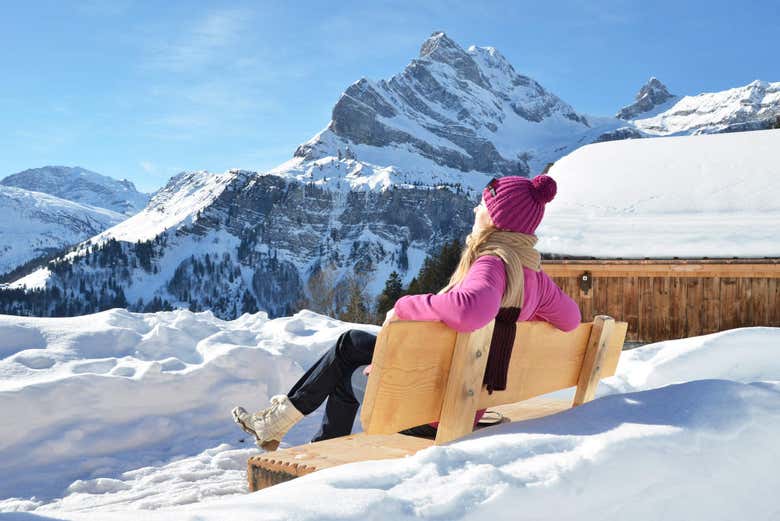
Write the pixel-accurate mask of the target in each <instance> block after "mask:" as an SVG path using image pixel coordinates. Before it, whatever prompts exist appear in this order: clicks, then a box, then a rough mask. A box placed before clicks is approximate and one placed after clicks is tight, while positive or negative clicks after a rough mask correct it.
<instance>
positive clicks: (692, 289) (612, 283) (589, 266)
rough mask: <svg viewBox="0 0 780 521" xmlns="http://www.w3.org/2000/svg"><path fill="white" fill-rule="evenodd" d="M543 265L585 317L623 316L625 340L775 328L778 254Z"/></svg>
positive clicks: (779, 314) (779, 295)
mask: <svg viewBox="0 0 780 521" xmlns="http://www.w3.org/2000/svg"><path fill="white" fill-rule="evenodd" d="M542 268H543V269H544V271H545V272H546V273H547V274H548V275H550V276H551V277H552V278H553V280H555V282H556V283H557V284H558V285H559V286H560V287H561V288H562V289H563V290H564V291H565V292H566V293H567V294H568V295H570V296H571V297H572V298H574V299H575V300H576V301H577V303H578V304H579V306H580V310H581V311H582V317H583V320H584V321H588V320H592V319H593V317H594V316H595V315H599V314H605V315H610V316H612V317H614V318H615V319H617V320H623V321H626V322H628V334H627V336H626V341H629V342H656V341H659V340H668V339H674V338H684V337H690V336H696V335H704V334H707V333H713V332H715V331H723V330H725V329H732V328H735V327H745V326H774V327H780V258H772V259H728V260H714V259H697V260H694V259H674V260H545V261H543V263H542Z"/></svg>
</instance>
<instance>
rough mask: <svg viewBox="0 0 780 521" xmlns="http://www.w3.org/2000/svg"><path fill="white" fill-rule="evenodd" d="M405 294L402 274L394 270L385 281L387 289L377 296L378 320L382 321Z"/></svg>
mask: <svg viewBox="0 0 780 521" xmlns="http://www.w3.org/2000/svg"><path fill="white" fill-rule="evenodd" d="M403 294H404V288H403V284H402V282H401V276H400V275H399V274H398V272H397V271H393V272H392V273H391V274H390V276H389V277H387V281H385V289H384V290H382V293H380V294H379V297H377V305H376V315H377V316H376V321H377V322H378V323H382V322H383V321H384V317H385V315H386V314H387V312H388V311H389V310H390V309H391V308H392V307H393V306H394V305H395V301H396V300H398V299H399V298H401V296H402V295H403Z"/></svg>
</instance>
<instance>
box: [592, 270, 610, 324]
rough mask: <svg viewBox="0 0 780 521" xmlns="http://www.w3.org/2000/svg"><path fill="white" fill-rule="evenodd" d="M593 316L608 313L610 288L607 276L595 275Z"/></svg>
mask: <svg viewBox="0 0 780 521" xmlns="http://www.w3.org/2000/svg"><path fill="white" fill-rule="evenodd" d="M591 291H593V311H592V313H593V316H598V315H606V314H607V302H608V298H609V289H608V285H607V279H606V277H604V278H602V277H593V289H592V290H591Z"/></svg>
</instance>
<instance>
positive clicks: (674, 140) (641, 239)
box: [537, 130, 780, 258]
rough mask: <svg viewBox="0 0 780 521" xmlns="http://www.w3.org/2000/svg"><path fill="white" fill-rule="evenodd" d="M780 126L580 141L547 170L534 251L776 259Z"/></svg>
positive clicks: (779, 240) (779, 215)
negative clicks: (550, 183)
mask: <svg viewBox="0 0 780 521" xmlns="http://www.w3.org/2000/svg"><path fill="white" fill-rule="evenodd" d="M778 150H780V131H777V130H763V131H756V132H742V133H733V134H717V135H702V136H683V137H670V138H663V139H661V138H658V139H639V140H628V141H615V142H608V143H597V144H592V145H587V146H585V147H582V148H580V149H578V150H577V151H575V152H574V153H572V154H570V155H568V156H566V157H564V158H562V159H560V160H559V161H557V162H556V163H555V165H554V166H553V167H552V169H551V170H550V175H552V177H554V178H555V180H556V181H557V183H558V194H557V196H556V198H555V199H554V200H553V202H552V203H550V204H549V205H548V206H547V209H546V213H545V217H544V219H543V221H542V224H541V226H540V227H539V229H538V231H537V234H538V235H539V236H540V241H539V245H538V247H539V248H540V250H541V251H544V252H551V253H565V254H569V255H585V256H597V257H639V258H643V257H674V256H678V257H689V256H690V257H704V256H709V257H732V256H739V257H763V256H774V257H777V256H780V163H778V162H777V157H778V156H777V151H778Z"/></svg>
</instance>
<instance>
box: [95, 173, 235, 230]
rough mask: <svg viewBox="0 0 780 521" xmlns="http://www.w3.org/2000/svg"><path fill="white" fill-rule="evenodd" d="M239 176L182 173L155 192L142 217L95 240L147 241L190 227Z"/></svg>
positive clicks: (133, 217) (136, 215)
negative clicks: (185, 225) (182, 227)
mask: <svg viewBox="0 0 780 521" xmlns="http://www.w3.org/2000/svg"><path fill="white" fill-rule="evenodd" d="M236 175H237V171H235V170H229V171H227V172H224V173H222V174H213V173H210V172H206V171H194V172H182V173H181V174H178V175H177V176H175V177H174V178H172V179H171V180H170V181H168V184H166V186H165V187H164V188H163V189H161V190H159V191H158V192H156V193H155V194H154V197H152V199H151V200H150V201H149V204H148V205H147V206H146V208H144V209H143V210H141V211H140V212H139V213H137V214H135V215H133V216H132V217H130V218H129V219H127V220H125V221H123V222H121V223H119V224H118V225H117V226H114V227H112V228H109V229H108V230H106V231H105V232H103V233H101V234H100V235H98V236H96V237H95V238H93V240H92V242H93V243H100V242H102V241H104V240H107V239H109V238H114V239H116V240H119V241H128V242H136V241H146V240H149V239H153V238H154V237H155V236H156V235H158V234H160V233H162V232H164V231H165V230H168V229H170V228H174V227H176V226H179V225H181V224H183V223H190V222H191V221H192V220H193V219H194V218H195V215H196V214H197V213H198V211H199V210H201V209H203V208H205V207H206V206H208V205H209V204H211V203H212V202H213V201H214V199H216V198H217V197H219V195H220V194H221V193H222V192H223V191H224V190H225V187H226V186H227V185H228V184H229V183H230V181H232V180H233V179H234V178H235V177H236Z"/></svg>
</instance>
